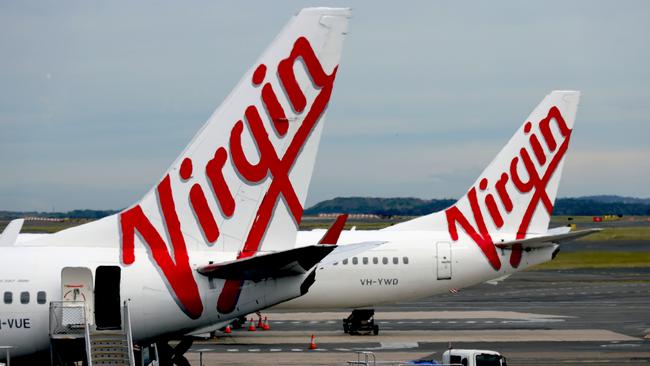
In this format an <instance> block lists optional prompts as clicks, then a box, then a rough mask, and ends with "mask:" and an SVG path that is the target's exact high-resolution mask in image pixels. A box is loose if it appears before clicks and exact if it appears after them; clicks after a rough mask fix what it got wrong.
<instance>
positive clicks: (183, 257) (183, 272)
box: [42, 8, 351, 319]
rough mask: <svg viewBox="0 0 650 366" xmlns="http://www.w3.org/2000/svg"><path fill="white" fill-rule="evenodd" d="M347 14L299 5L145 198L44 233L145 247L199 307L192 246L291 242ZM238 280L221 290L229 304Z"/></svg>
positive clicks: (228, 248) (186, 300)
mask: <svg viewBox="0 0 650 366" xmlns="http://www.w3.org/2000/svg"><path fill="white" fill-rule="evenodd" d="M350 16H351V11H350V9H341V8H338V9H336V8H307V9H303V10H301V11H300V12H299V13H298V14H296V15H295V16H294V17H293V18H292V19H291V20H290V21H289V22H288V23H287V25H286V26H285V27H284V28H283V29H282V31H281V32H280V34H279V35H278V36H277V37H276V38H275V39H274V40H273V42H272V43H271V45H270V46H269V47H268V48H267V49H266V51H264V53H263V54H262V56H261V57H260V58H259V59H258V60H257V61H256V62H255V64H254V65H253V67H252V68H251V69H249V70H248V71H247V72H246V74H244V77H243V78H242V80H241V81H240V82H239V83H238V84H237V85H236V86H235V88H234V89H233V91H232V92H231V93H230V95H229V96H228V97H227V98H226V99H225V101H224V102H223V103H222V104H221V106H220V107H219V108H217V110H216V111H215V112H214V113H213V114H212V116H211V117H210V118H209V119H208V121H207V122H206V123H205V124H204V125H203V127H202V128H201V129H200V130H199V132H198V133H197V134H196V136H195V137H194V138H193V139H192V141H191V142H190V143H189V145H187V147H186V148H185V149H184V150H183V152H182V153H181V154H180V156H179V157H178V158H177V159H176V161H174V163H172V165H171V167H170V168H169V169H168V170H167V172H166V173H165V174H164V175H163V177H162V178H161V179H160V181H159V183H158V184H157V185H156V186H155V187H153V188H152V189H151V190H150V191H149V192H148V193H147V194H146V195H145V196H144V198H142V200H140V201H139V202H137V203H136V204H134V205H133V206H131V207H128V208H127V209H125V210H124V211H122V212H121V213H119V214H117V215H113V216H109V217H106V218H104V219H102V220H98V221H95V222H92V223H89V224H86V225H82V226H78V227H75V228H71V229H68V230H64V231H61V232H59V233H57V234H55V235H52V237H51V238H48V239H44V240H43V241H42V242H43V243H65V245H73V246H77V245H93V246H115V245H116V244H118V245H119V246H120V247H121V260H122V262H123V263H124V264H125V265H131V264H133V263H134V262H135V260H136V251H135V248H136V246H137V247H142V248H145V249H146V250H147V252H148V254H149V256H150V258H151V260H152V261H153V262H155V265H156V267H157V268H158V269H159V271H160V272H161V274H162V275H163V276H164V279H165V281H166V282H167V284H168V286H169V288H170V289H171V291H172V292H173V295H174V297H175V300H176V301H177V303H178V305H179V306H180V307H181V308H182V309H183V311H184V312H185V313H186V314H187V315H188V316H189V317H191V318H193V319H195V318H197V317H199V316H200V314H201V313H202V310H203V305H202V302H201V298H200V294H199V289H198V287H197V285H196V281H195V279H194V273H193V270H192V268H191V266H190V262H189V252H190V251H191V250H210V251H213V252H214V251H222V252H229V253H232V254H233V257H236V258H239V259H244V258H248V257H252V256H254V255H255V254H256V253H260V252H274V251H282V250H287V249H291V248H293V247H294V246H295V243H296V235H297V231H298V224H299V223H300V221H301V218H302V213H303V207H304V204H305V200H306V198H307V189H308V187H309V183H310V180H311V176H312V171H313V167H314V163H315V160H316V152H317V150H318V144H319V141H320V136H321V133H322V131H323V119H324V117H325V112H326V110H327V107H328V104H329V100H330V96H331V93H332V89H333V87H334V80H335V78H336V74H337V70H338V64H339V60H340V57H341V51H342V47H343V41H344V39H345V37H346V34H347V26H348V20H349V18H350ZM46 245H47V244H46ZM139 256H140V257H143V256H142V255H141V254H140V255H139ZM140 260H142V261H144V260H147V259H146V258H144V257H143V258H140ZM239 286H240V284H239V283H230V282H227V284H226V286H225V288H224V289H223V290H222V296H221V297H224V298H228V299H227V301H225V300H224V301H221V300H222V299H221V297H220V300H219V302H220V304H221V303H224V304H225V303H227V306H226V305H224V306H220V308H224V309H227V311H224V312H226V313H227V312H230V311H232V306H231V305H232V304H236V302H237V297H238V294H235V293H234V292H235V291H237V292H238V291H239Z"/></svg>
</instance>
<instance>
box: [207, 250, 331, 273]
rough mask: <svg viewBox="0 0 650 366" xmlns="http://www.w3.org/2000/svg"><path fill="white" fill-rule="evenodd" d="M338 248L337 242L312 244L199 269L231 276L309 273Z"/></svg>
mask: <svg viewBox="0 0 650 366" xmlns="http://www.w3.org/2000/svg"><path fill="white" fill-rule="evenodd" d="M335 248H336V247H335V246H333V245H309V246H306V247H300V248H293V249H289V250H283V251H278V252H273V253H264V254H260V255H256V256H254V257H248V258H243V259H236V260H232V261H227V262H221V263H214V264H208V265H206V266H202V267H199V268H198V269H197V271H198V272H199V273H200V274H202V275H204V276H208V277H212V278H222V279H228V280H251V281H258V280H262V279H265V278H271V277H273V278H277V277H286V276H294V275H299V274H303V273H306V272H307V271H308V270H309V269H311V268H312V267H313V266H314V265H316V264H317V263H318V262H320V261H321V259H323V258H325V257H326V256H327V255H328V254H330V253H331V252H332V251H333V250H334V249H335Z"/></svg>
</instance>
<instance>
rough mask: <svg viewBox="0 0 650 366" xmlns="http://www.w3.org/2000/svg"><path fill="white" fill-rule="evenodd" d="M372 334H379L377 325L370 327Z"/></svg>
mask: <svg viewBox="0 0 650 366" xmlns="http://www.w3.org/2000/svg"><path fill="white" fill-rule="evenodd" d="M372 334H374V335H378V334H379V325H375V326H374V327H372Z"/></svg>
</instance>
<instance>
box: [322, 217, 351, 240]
mask: <svg viewBox="0 0 650 366" xmlns="http://www.w3.org/2000/svg"><path fill="white" fill-rule="evenodd" d="M347 220H348V214H343V215H339V216H338V217H337V218H336V221H334V223H333V224H332V226H330V228H329V229H327V232H326V233H325V235H323V238H322V239H321V240H320V241H319V242H318V244H326V245H336V244H337V243H338V241H339V237H340V236H341V232H342V231H343V228H344V227H345V222H346V221H347Z"/></svg>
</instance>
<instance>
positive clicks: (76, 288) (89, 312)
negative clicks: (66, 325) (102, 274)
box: [61, 267, 94, 324]
mask: <svg viewBox="0 0 650 366" xmlns="http://www.w3.org/2000/svg"><path fill="white" fill-rule="evenodd" d="M61 300H63V301H64V303H63V306H65V307H66V308H69V309H68V310H67V311H68V312H70V311H72V310H71V309H72V308H75V307H78V308H79V315H78V317H79V318H78V319H72V318H70V319H64V321H69V322H72V323H74V324H76V323H77V322H79V321H80V320H81V319H82V317H83V315H82V314H81V313H82V311H83V307H82V306H81V302H83V303H84V307H85V308H86V311H85V312H86V317H85V321H86V322H88V323H89V324H93V323H94V320H93V310H94V309H93V305H94V299H93V273H92V272H91V271H90V269H88V268H85V267H65V268H63V269H62V270H61ZM72 323H71V324H72Z"/></svg>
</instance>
